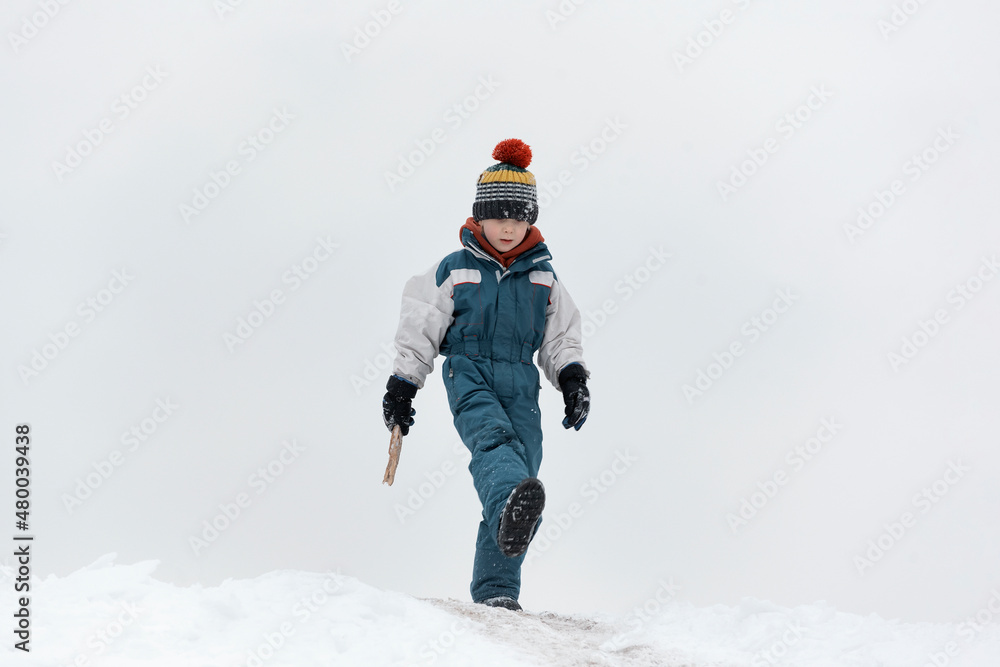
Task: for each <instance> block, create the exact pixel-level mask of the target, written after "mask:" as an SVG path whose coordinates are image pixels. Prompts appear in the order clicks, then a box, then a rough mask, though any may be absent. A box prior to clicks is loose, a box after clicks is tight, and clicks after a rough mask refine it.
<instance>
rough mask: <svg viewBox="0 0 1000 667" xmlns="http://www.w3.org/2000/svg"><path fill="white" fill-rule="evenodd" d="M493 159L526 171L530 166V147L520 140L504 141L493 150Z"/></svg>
mask: <svg viewBox="0 0 1000 667" xmlns="http://www.w3.org/2000/svg"><path fill="white" fill-rule="evenodd" d="M493 159H494V160H498V161H500V162H506V163H507V164H512V165H514V166H515V167H520V168H521V169H527V168H528V165H529V164H531V146H529V145H528V144H526V143H524V142H523V141H521V140H520V139H504V140H503V141H501V142H500V143H499V144H497V147H496V148H494V149H493Z"/></svg>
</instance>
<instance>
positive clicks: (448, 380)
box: [394, 229, 583, 602]
mask: <svg viewBox="0 0 1000 667" xmlns="http://www.w3.org/2000/svg"><path fill="white" fill-rule="evenodd" d="M462 243H463V245H464V246H465V247H464V249H463V250H459V251H456V252H454V253H452V254H450V255H448V256H447V257H445V258H444V259H443V260H441V261H440V262H439V263H438V264H436V265H435V266H434V267H432V269H431V270H430V271H428V272H427V273H426V274H424V275H422V276H416V277H414V278H413V279H411V280H410V281H409V282H408V283H407V287H406V289H405V290H404V294H403V307H402V315H401V318H400V326H399V330H398V332H397V336H396V348H397V350H398V352H399V354H398V355H397V359H396V365H395V369H394V370H395V374H396V375H399V376H400V377H403V378H405V379H407V380H409V381H411V382H413V383H414V384H416V385H417V386H418V387H421V386H423V381H424V379H425V378H426V375H427V373H429V372H430V370H431V369H432V368H433V359H434V357H435V356H436V355H437V353H438V352H440V354H443V355H445V357H446V359H445V361H444V363H443V365H442V367H441V372H442V376H443V379H444V383H445V388H446V390H447V393H448V404H449V407H450V408H451V411H452V414H453V416H454V423H455V428H456V429H457V430H458V433H459V435H460V436H461V438H462V442H464V443H465V446H466V447H468V448H469V451H470V452H471V453H472V460H471V461H470V463H469V471H470V472H471V473H472V479H473V483H474V485H475V487H476V492H477V493H478V495H479V499H480V501H481V502H482V506H483V514H482V521H481V522H480V524H479V535H478V538H477V541H476V557H475V562H474V565H473V574H472V584H471V586H470V591H471V593H472V599H473V600H474V601H477V602H478V601H481V600H484V599H486V598H490V597H494V596H500V595H508V596H510V597H512V598H514V599H515V600H516V599H517V598H518V595H519V593H520V582H521V563H522V562H523V560H524V556H523V555H522V556H520V557H516V558H508V557H506V556H504V555H503V554H502V553H501V552H500V549H499V547H498V546H497V531H498V528H499V522H500V514H501V511H502V509H503V506H504V504H505V503H506V501H507V498H508V496H509V495H510V492H511V491H512V490H513V489H514V487H515V486H517V484H518V483H519V482H520V481H521V480H523V479H524V478H526V477H536V476H537V475H538V469H539V466H540V464H541V461H542V425H541V413H540V411H539V408H538V393H539V390H540V389H541V384H540V381H539V372H538V368H537V367H536V366H535V364H534V361H533V357H534V355H535V353H536V352H538V353H539V363H540V364H541V365H542V367H543V370H544V371H545V373H546V376H547V377H548V378H549V379H550V381H552V383H553V384H554V385H556V386H557V388H558V384H557V382H558V380H557V378H558V373H559V371H560V370H562V368H563V367H565V366H566V365H567V364H570V363H581V364H582V363H583V360H582V346H581V342H580V313H579V310H578V309H577V308H576V306H575V305H574V304H573V302H572V299H570V297H569V294H568V293H567V292H566V291H565V289H563V288H562V286H561V285H560V284H559V282H558V280H557V279H556V276H555V273H554V272H553V270H552V267H551V265H550V264H549V260H550V259H551V255H550V254H549V251H548V248H547V247H546V245H545V243H544V242H540V243H538V244H537V245H535V246H534V247H532V248H531V249H529V250H527V251H525V252H524V253H522V254H521V255H519V256H518V257H517V258H516V259H515V260H514V261H513V263H511V265H510V266H509V267H508V268H507V269H504V267H503V266H502V265H501V263H500V262H498V261H497V260H496V259H494V258H493V257H492V256H490V255H489V254H488V253H486V252H485V251H484V250H483V249H482V248H481V247H480V246H479V243H478V242H477V240H476V238H475V236H474V235H473V234H472V232H471V231H470V230H469V229H463V230H462Z"/></svg>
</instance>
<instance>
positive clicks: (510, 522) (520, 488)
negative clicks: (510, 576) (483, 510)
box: [497, 477, 545, 558]
mask: <svg viewBox="0 0 1000 667" xmlns="http://www.w3.org/2000/svg"><path fill="white" fill-rule="evenodd" d="M543 509H545V487H544V486H542V483H541V482H540V481H539V480H538V479H536V478H534V477H529V478H527V479H525V480H523V481H522V482H521V483H520V484H518V485H517V487H516V488H515V489H514V490H513V491H512V492H511V494H510V497H509V498H508V499H507V504H506V505H504V508H503V513H502V514H501V515H500V531H499V533H498V535H497V545H498V546H499V547H500V553H502V554H503V555H504V556H507V557H508V558H516V557H517V556H520V555H521V554H523V553H524V552H525V551H527V550H528V543H529V542H531V537H532V536H533V535H534V533H535V525H536V524H537V523H538V518H539V517H540V516H542V510H543Z"/></svg>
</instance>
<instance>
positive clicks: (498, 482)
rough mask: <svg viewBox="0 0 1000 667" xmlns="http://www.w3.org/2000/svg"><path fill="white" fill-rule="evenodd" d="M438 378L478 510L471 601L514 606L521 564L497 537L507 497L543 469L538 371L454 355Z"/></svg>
mask: <svg viewBox="0 0 1000 667" xmlns="http://www.w3.org/2000/svg"><path fill="white" fill-rule="evenodd" d="M442 375H443V376H444V381H445V387H446V389H447V392H448V404H449V406H450V407H451V411H452V415H453V416H454V421H455V428H456V429H457V430H458V433H459V436H460V437H461V438H462V442H464V443H465V446H466V447H468V448H469V451H470V452H471V453H472V460H471V461H470V462H469V472H471V473H472V481H473V484H474V485H475V487H476V492H477V493H478V494H479V500H480V502H481V503H482V505H483V516H482V521H481V522H480V524H479V534H478V537H477V540H476V558H475V562H474V564H473V571H472V584H471V586H470V592H471V593H472V599H473V600H474V601H476V602H479V601H481V600H484V599H486V598H489V597H494V596H498V595H509V596H511V597H513V598H514V599H515V600H516V599H517V598H518V595H519V594H520V590H521V563H522V562H523V561H524V556H523V555H522V556H519V557H517V558H508V557H507V556H504V555H503V554H502V553H501V552H500V547H499V546H498V545H497V531H498V529H499V527H500V514H501V512H502V510H503V507H504V504H505V503H506V502H507V498H508V497H509V496H510V492H511V491H513V490H514V487H515V486H517V485H518V483H520V482H521V480H523V479H524V478H526V477H535V476H537V475H538V468H539V466H540V465H541V462H542V427H541V413H540V411H539V409H538V390H539V384H538V369H537V368H536V367H535V366H534V364H526V363H520V362H514V363H511V362H507V361H497V360H492V359H488V358H482V357H467V356H465V355H455V356H450V357H448V358H447V359H446V360H445V363H444V365H443V366H442Z"/></svg>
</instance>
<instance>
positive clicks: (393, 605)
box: [0, 554, 1000, 667]
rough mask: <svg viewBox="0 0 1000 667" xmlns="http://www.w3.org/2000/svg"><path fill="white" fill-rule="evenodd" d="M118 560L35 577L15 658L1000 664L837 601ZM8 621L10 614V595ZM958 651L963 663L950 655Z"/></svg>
mask: <svg viewBox="0 0 1000 667" xmlns="http://www.w3.org/2000/svg"><path fill="white" fill-rule="evenodd" d="M115 560H116V555H115V554H107V555H105V556H103V557H102V558H100V559H98V560H97V561H95V562H94V563H93V564H91V565H90V566H88V567H85V568H83V569H80V570H77V571H76V572H73V573H71V574H69V575H67V576H65V577H56V576H49V577H47V578H45V579H44V580H41V581H37V580H36V581H35V582H34V583H33V589H34V592H35V595H34V600H35V602H34V604H35V605H37V606H36V607H35V608H34V615H35V616H34V635H33V637H32V642H31V648H32V650H31V652H30V654H22V653H20V652H18V651H15V650H14V649H13V648H12V647H11V646H10V645H9V643H5V645H4V646H3V648H2V649H0V655H2V656H3V659H2V660H0V662H2V663H3V664H13V663H11V662H10V661H11V660H13V659H15V658H16V659H17V663H16V664H18V665H38V666H45V667H56V666H62V665H79V666H81V667H88V666H89V665H100V666H102V667H117V666H126V665H127V666H129V667H143V666H154V665H157V666H158V665H164V666H165V665H171V666H172V665H197V666H199V667H210V666H211V667H238V666H246V667H261V666H263V665H268V666H269V667H270V666H274V667H276V666H279V665H289V666H295V667H308V666H310V665H358V666H364V667H377V666H381V665H431V664H434V665H442V666H447V665H461V666H468V665H473V664H475V665H478V666H481V667H489V666H494V665H495V666H498V667H499V666H513V665H525V666H527V665H532V666H534V665H537V666H539V667H542V666H544V667H560V666H566V667H569V666H574V667H575V666H580V665H602V666H604V665H607V666H618V665H621V666H625V665H636V666H642V665H649V666H654V665H656V666H664V667H666V666H674V667H681V666H682V665H685V666H689V667H707V666H709V665H713V666H719V667H721V666H734V667H735V666H740V665H749V666H751V667H757V666H759V665H808V666H809V667H841V666H843V667H848V666H852V667H918V666H922V665H924V664H925V662H927V661H929V660H931V659H932V656H933V655H935V654H937V657H938V659H939V664H954V665H964V666H976V667H979V666H981V667H993V666H994V665H995V664H996V661H997V659H998V658H1000V632H998V629H997V627H996V626H995V625H991V626H989V627H988V628H984V630H983V632H981V633H977V634H974V635H973V634H971V633H968V632H966V633H964V634H963V633H960V631H959V627H958V626H957V625H955V624H948V623H938V624H934V623H919V624H914V623H901V622H895V621H889V620H885V619H883V618H881V617H879V616H877V615H874V614H872V615H868V616H859V615H855V614H847V613H841V612H838V611H837V610H835V609H834V608H833V607H831V606H829V605H826V604H823V603H817V604H812V605H803V606H799V607H795V608H787V607H781V606H778V605H774V604H771V603H769V602H765V601H760V600H753V599H749V598H748V599H744V600H743V601H742V602H741V603H740V604H738V605H736V606H726V605H713V606H710V607H696V606H693V605H692V604H690V603H687V602H681V601H677V600H674V599H669V598H668V599H664V600H663V602H660V601H659V599H651V600H650V601H647V603H645V604H643V605H641V606H640V607H639V608H637V609H634V610H633V611H632V612H630V613H629V614H626V615H624V616H613V615H606V614H605V615H597V616H587V615H582V614H571V615H566V614H560V613H557V612H554V611H547V610H533V609H529V610H527V611H526V612H525V613H516V612H510V611H507V610H504V609H493V608H487V607H484V606H482V605H476V604H473V603H471V602H465V601H458V600H453V599H447V600H439V599H419V598H416V597H413V596H410V595H407V594H404V593H398V592H393V591H386V590H380V589H378V588H375V587H373V586H370V585H368V584H366V583H364V582H363V581H360V580H359V579H357V578H354V577H351V576H348V575H346V574H342V573H339V572H305V571H301V570H276V571H273V572H269V573H267V574H264V575H261V576H258V577H255V578H252V579H227V580H225V581H223V582H222V583H221V584H219V585H218V586H209V587H202V586H200V585H194V586H187V587H184V586H177V585H174V584H170V583H167V582H164V581H161V580H158V579H156V577H155V576H154V575H155V571H156V568H157V565H158V562H157V561H154V560H150V561H142V562H138V563H135V564H132V565H122V564H117V563H116V562H115ZM4 574H5V575H6V576H7V577H9V576H10V575H11V572H10V571H9V570H7V571H5V572H4ZM660 599H662V596H661V597H660ZM2 613H3V615H4V616H5V617H7V618H9V617H10V616H9V601H8V600H6V599H5V600H4V608H3V612H2ZM949 642H951V643H953V645H954V647H953V648H954V650H952V654H953V655H954V656H956V657H951V656H947V654H946V653H945V651H946V647H947V646H948V644H949ZM941 656H945V657H946V658H947V663H940V659H941ZM930 664H933V663H930Z"/></svg>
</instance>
